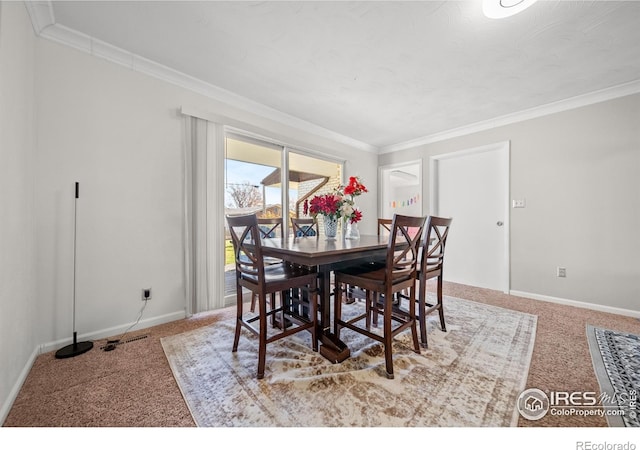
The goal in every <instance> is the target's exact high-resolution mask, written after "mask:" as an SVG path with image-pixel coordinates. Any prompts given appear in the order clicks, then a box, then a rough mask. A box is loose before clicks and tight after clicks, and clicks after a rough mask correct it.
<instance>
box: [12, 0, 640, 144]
mask: <svg viewBox="0 0 640 450" xmlns="http://www.w3.org/2000/svg"><path fill="white" fill-rule="evenodd" d="M24 4H25V6H26V8H27V11H28V13H29V16H30V17H31V22H32V25H33V29H34V31H35V33H36V34H37V35H38V36H40V37H42V38H45V39H48V40H51V41H53V42H56V43H59V44H62V45H66V46H68V47H72V48H74V49H76V50H80V51H82V52H85V53H88V54H90V55H93V56H96V57H98V58H102V59H105V60H107V61H110V62H112V63H115V64H119V65H121V66H124V67H127V68H129V69H131V70H133V71H136V72H140V73H142V74H145V75H148V76H151V77H154V78H156V79H159V80H162V81H165V82H167V83H170V84H173V85H176V86H179V87H182V88H184V89H187V90H190V91H193V92H196V93H198V94H201V95H203V96H205V97H208V98H211V99H213V100H216V101H220V102H222V103H225V104H228V105H230V106H232V107H235V108H239V109H241V110H244V111H247V112H249V113H252V114H255V115H257V116H260V117H263V118H266V119H269V120H273V121H276V122H279V123H281V124H283V125H286V126H290V127H293V128H296V129H298V130H301V131H305V132H308V133H310V134H313V135H316V136H318V137H322V138H326V139H330V140H332V141H334V142H338V143H341V144H344V145H348V146H350V147H353V148H357V149H359V150H362V151H366V152H369V153H375V154H383V153H393V152H398V151H401V150H406V149H410V148H414V147H418V146H420V145H426V144H431V143H434V142H439V141H444V140H447V139H452V138H455V137H460V136H465V135H468V134H472V133H477V132H480V131H485V130H489V129H492V128H497V127H501V126H504V125H509V124H513V123H517V122H522V121H524V120H529V119H535V118H537V117H542V116H546V115H549V114H554V113H558V112H562V111H567V110H570V109H575V108H579V107H582V106H588V105H591V104H595V103H600V102H604V101H607V100H613V99H615V98H619V97H624V96H627V95H632V94H637V93H640V80H634V81H631V82H629V83H625V84H621V85H618V86H614V87H611V88H607V89H602V90H599V91H595V92H591V93H588V94H583V95H579V96H575V97H572V98H569V99H565V100H560V101H557V102H553V103H549V104H546V105H541V106H537V107H534V108H530V109H526V110H523V111H519V112H516V113H513V114H507V115H504V116H500V117H496V118H493V119H489V120H485V121H481V122H476V123H473V124H469V125H465V126H462V127H458V128H454V129H451V130H447V131H443V132H440V133H435V134H430V135H426V136H422V137H419V138H416V139H412V140H409V141H405V142H400V143H397V144H392V145H388V146H384V147H376V146H373V145H371V144H367V143H365V142H362V141H359V140H356V139H353V138H350V137H348V136H345V135H342V134H339V133H336V132H334V131H331V130H329V129H326V128H323V127H320V126H318V125H315V124H313V123H311V122H308V121H306V120H303V119H300V118H297V117H294V116H291V115H289V114H286V113H283V112H281V111H278V110H276V109H273V108H270V107H268V106H266V105H263V104H261V103H258V102H256V101H253V100H250V99H248V98H246V97H242V96H240V95H238V94H235V93H233V92H231V91H227V90H226V89H222V88H220V87H218V86H215V85H212V84H209V83H206V82H204V81H202V80H199V79H197V78H194V77H192V76H190V75H186V74H184V73H182V72H179V71H177V70H174V69H172V68H170V67H167V66H164V65H162V64H159V63H157V62H155V61H151V60H149V59H146V58H143V57H141V56H139V55H136V54H134V53H131V52H128V51H126V50H123V49H121V48H119V47H115V46H113V45H110V44H108V43H106V42H103V41H100V40H98V39H95V38H93V37H91V36H89V35H87V34H84V33H80V32H78V31H76V30H73V29H71V28H67V27H65V26H62V25H59V24H57V23H55V16H54V13H53V7H52V3H51V1H50V0H45V1H30V0H25V1H24Z"/></svg>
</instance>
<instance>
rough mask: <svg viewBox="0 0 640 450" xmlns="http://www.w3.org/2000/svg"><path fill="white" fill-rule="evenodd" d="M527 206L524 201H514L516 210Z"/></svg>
mask: <svg viewBox="0 0 640 450" xmlns="http://www.w3.org/2000/svg"><path fill="white" fill-rule="evenodd" d="M525 206H526V202H525V200H524V199H522V200H514V201H513V207H514V208H524V207H525Z"/></svg>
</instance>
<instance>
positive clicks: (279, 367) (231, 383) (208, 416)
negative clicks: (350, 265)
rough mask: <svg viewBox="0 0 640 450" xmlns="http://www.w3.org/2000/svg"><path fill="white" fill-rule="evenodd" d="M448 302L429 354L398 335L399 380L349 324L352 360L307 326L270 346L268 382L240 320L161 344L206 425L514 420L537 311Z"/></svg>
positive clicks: (433, 329)
mask: <svg viewBox="0 0 640 450" xmlns="http://www.w3.org/2000/svg"><path fill="white" fill-rule="evenodd" d="M444 305H445V313H446V318H447V332H446V333H445V332H442V331H441V330H440V328H439V321H438V318H437V314H436V315H434V316H433V317H430V318H429V348H428V349H422V354H420V355H418V354H416V353H415V352H413V351H412V350H411V348H412V344H411V342H412V340H411V335H410V333H409V331H406V332H404V333H402V334H400V335H398V336H396V339H395V341H394V348H393V353H394V358H393V360H394V372H395V378H394V379H393V380H389V379H387V378H386V376H385V364H384V352H383V348H382V346H381V345H380V344H379V343H377V342H375V341H373V340H371V339H369V338H367V337H364V336H361V335H359V334H357V333H354V332H351V331H350V330H343V333H342V335H341V338H342V340H343V341H344V342H345V343H346V344H347V345H348V346H349V348H350V350H351V357H350V358H348V359H347V360H345V361H344V362H342V363H339V364H332V363H330V362H329V361H328V360H326V359H325V358H323V357H322V356H320V354H319V353H317V352H313V351H312V350H311V348H310V338H309V336H310V334H309V333H307V332H302V333H298V334H296V335H294V336H291V337H289V338H286V339H283V340H280V341H277V342H276V343H274V344H271V345H270V346H268V347H267V349H268V353H267V358H266V360H267V365H266V372H265V377H264V379H262V380H257V379H256V369H257V338H254V337H253V336H252V335H251V334H250V333H246V332H244V331H243V333H242V336H241V338H240V344H239V347H238V351H237V352H236V353H232V352H231V347H232V343H233V332H234V321H233V320H226V321H221V322H218V323H216V324H214V325H211V326H209V327H205V328H201V329H197V330H194V331H189V332H186V333H183V334H179V335H175V336H171V337H166V338H163V339H162V341H161V342H162V347H163V349H164V352H165V354H166V356H167V359H168V361H169V364H170V366H171V369H172V371H173V374H174V376H175V379H176V381H177V383H178V385H179V387H180V390H181V391H182V394H183V396H184V398H185V401H186V403H187V405H188V407H189V410H190V411H191V414H192V415H193V418H194V421H195V422H196V424H197V425H198V426H200V427H401V426H412V427H432V426H433V427H435V426H456V427H461V426H464V427H480V426H486V427H506V426H515V425H516V424H517V412H516V410H515V407H516V401H517V397H518V395H519V394H520V392H521V391H522V390H523V389H524V387H525V383H526V380H527V374H528V370H529V363H530V360H531V353H532V350H533V345H534V341H535V332H536V320H537V317H536V316H533V315H530V314H524V313H520V312H516V311H512V310H508V309H503V308H498V307H494V306H488V305H484V304H481V303H475V302H471V301H467V300H462V299H457V298H450V297H445V299H444ZM358 307H362V305H359V304H358V303H357V302H356V304H354V305H345V307H344V308H345V311H348V309H349V308H358Z"/></svg>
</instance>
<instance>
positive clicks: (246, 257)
mask: <svg viewBox="0 0 640 450" xmlns="http://www.w3.org/2000/svg"><path fill="white" fill-rule="evenodd" d="M227 224H228V225H229V234H231V241H232V242H233V254H234V258H235V261H236V277H238V278H242V276H243V275H246V276H249V277H252V278H253V277H255V278H257V279H258V282H259V283H262V282H263V281H264V260H263V258H262V243H261V241H260V239H261V236H260V234H261V233H260V228H259V227H258V219H257V218H256V215H255V214H250V215H246V216H227Z"/></svg>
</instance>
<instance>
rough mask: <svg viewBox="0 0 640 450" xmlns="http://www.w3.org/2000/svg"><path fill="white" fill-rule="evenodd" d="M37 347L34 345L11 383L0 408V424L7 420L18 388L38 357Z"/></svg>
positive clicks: (18, 391) (20, 387)
mask: <svg viewBox="0 0 640 450" xmlns="http://www.w3.org/2000/svg"><path fill="white" fill-rule="evenodd" d="M38 354H39V349H38V348H37V347H36V348H35V349H34V350H33V353H31V356H30V357H29V359H28V360H27V363H26V364H25V365H24V367H23V368H22V371H21V372H20V376H18V379H17V380H16V383H15V384H14V385H13V389H11V392H9V396H8V397H7V398H6V400H5V402H4V404H3V405H2V409H0V426H2V425H4V421H5V420H7V416H8V415H9V411H11V407H12V406H13V402H15V401H16V398H17V397H18V393H20V389H22V385H23V384H24V382H25V380H26V379H27V376H28V375H29V372H30V371H31V368H32V367H33V363H34V362H36V358H37V357H38Z"/></svg>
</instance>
